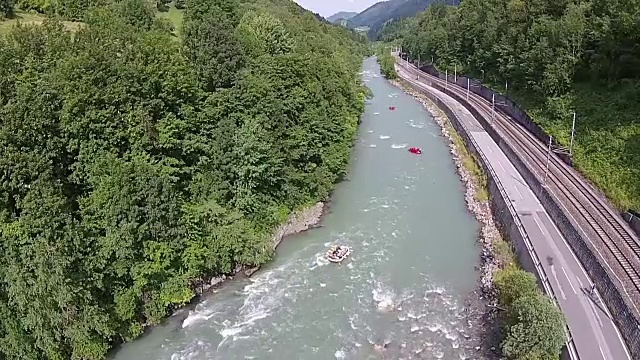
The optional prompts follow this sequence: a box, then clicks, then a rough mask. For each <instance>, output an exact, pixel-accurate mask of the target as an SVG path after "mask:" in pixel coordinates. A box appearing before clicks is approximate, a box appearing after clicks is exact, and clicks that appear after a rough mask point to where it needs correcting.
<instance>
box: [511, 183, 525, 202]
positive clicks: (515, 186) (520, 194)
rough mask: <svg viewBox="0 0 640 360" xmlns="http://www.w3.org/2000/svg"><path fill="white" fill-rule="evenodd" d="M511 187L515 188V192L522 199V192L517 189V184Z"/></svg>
mask: <svg viewBox="0 0 640 360" xmlns="http://www.w3.org/2000/svg"><path fill="white" fill-rule="evenodd" d="M513 188H514V189H516V192H517V193H518V195H519V196H520V199H524V197H523V196H522V193H521V192H520V190H518V185H513Z"/></svg>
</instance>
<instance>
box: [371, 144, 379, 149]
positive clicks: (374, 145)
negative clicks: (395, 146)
mask: <svg viewBox="0 0 640 360" xmlns="http://www.w3.org/2000/svg"><path fill="white" fill-rule="evenodd" d="M376 146H377V145H376V144H371V145H369V147H372V148H374V147H376Z"/></svg>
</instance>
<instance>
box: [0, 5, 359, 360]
mask: <svg viewBox="0 0 640 360" xmlns="http://www.w3.org/2000/svg"><path fill="white" fill-rule="evenodd" d="M62 3H64V2H62ZM61 12H62V10H61ZM318 16H319V15H315V14H312V13H310V12H308V11H306V10H304V9H302V8H301V7H299V6H298V5H296V4H295V3H294V2H293V1H290V0H240V1H230V0H187V1H186V11H185V14H184V22H183V26H182V28H181V31H180V34H179V39H176V35H175V34H174V33H173V32H172V31H171V27H170V26H169V25H170V24H169V23H168V21H167V20H166V19H157V18H156V15H155V9H154V6H153V5H152V4H150V3H149V2H148V1H147V0H119V1H117V2H113V3H112V4H108V5H106V6H103V7H98V8H95V9H91V10H90V12H89V13H88V14H87V16H86V19H87V21H86V23H85V24H86V25H84V26H82V27H81V28H80V29H79V30H78V31H76V32H75V33H71V32H70V31H68V30H65V28H64V27H63V26H62V25H61V24H59V23H55V22H46V23H44V25H43V26H39V25H37V24H32V25H31V26H22V27H16V28H14V29H10V30H9V31H8V32H7V33H6V34H4V33H3V34H0V118H1V119H2V120H1V121H0V159H1V160H0V359H3V360H4V359H21V360H53V359H57V360H60V359H83V360H103V359H106V358H107V356H106V354H107V351H108V349H109V348H110V347H111V346H112V345H114V344H115V343H118V342H122V341H125V340H131V339H133V338H135V337H137V336H139V335H140V334H141V333H142V331H143V329H144V328H145V327H147V326H149V325H153V324H157V323H158V322H160V321H161V320H162V319H163V318H164V317H165V316H166V315H168V314H169V313H170V312H171V311H172V310H174V309H176V308H178V307H180V306H183V305H185V304H186V303H188V302H190V301H191V299H193V298H194V296H196V294H198V293H199V292H201V291H203V289H205V288H206V287H207V286H208V285H207V284H210V280H211V278H212V277H216V276H220V275H223V274H225V275H231V274H234V273H235V272H236V271H240V269H242V267H243V266H245V265H246V266H247V267H253V266H254V265H258V264H262V263H264V262H266V261H268V260H269V259H270V258H271V257H272V255H273V240H272V232H273V229H274V228H275V227H276V226H277V225H278V224H280V223H282V222H284V221H286V220H287V219H288V217H289V213H291V211H293V210H297V209H299V208H301V207H304V206H305V205H306V204H313V203H316V202H317V201H319V200H323V199H326V198H327V196H328V195H329V193H330V192H331V189H332V187H333V184H334V183H335V182H336V181H338V179H340V178H341V177H342V176H344V174H345V172H346V166H347V163H348V161H349V158H350V153H351V145H352V143H353V138H354V136H355V134H356V129H357V125H358V118H359V115H360V114H361V113H362V111H363V109H364V99H365V89H364V88H363V87H361V86H360V85H359V84H358V81H357V79H359V78H360V77H359V75H358V71H359V70H360V67H361V63H362V56H363V55H364V52H365V50H366V45H365V44H364V43H356V42H355V41H354V40H356V39H358V40H361V38H360V37H359V36H357V35H356V34H354V33H352V32H350V31H349V30H348V29H346V28H343V27H341V26H334V25H331V24H329V23H328V22H326V20H325V19H324V18H321V19H322V21H319V20H318V18H317V17H318ZM179 40H180V41H179ZM32 106H33V111H31V110H29V109H31V107H32Z"/></svg>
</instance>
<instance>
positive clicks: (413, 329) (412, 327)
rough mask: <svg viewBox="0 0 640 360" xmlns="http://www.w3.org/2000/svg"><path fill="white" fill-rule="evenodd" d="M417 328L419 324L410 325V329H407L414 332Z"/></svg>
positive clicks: (418, 328)
mask: <svg viewBox="0 0 640 360" xmlns="http://www.w3.org/2000/svg"><path fill="white" fill-rule="evenodd" d="M418 330H420V326H418V325H412V326H411V329H410V330H409V331H411V332H412V333H414V332H416V331H418Z"/></svg>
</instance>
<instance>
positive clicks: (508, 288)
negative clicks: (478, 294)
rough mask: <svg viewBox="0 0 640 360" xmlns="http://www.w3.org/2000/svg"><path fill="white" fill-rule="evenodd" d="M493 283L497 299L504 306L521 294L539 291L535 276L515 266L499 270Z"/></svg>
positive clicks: (521, 295)
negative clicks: (496, 290) (496, 291)
mask: <svg viewBox="0 0 640 360" xmlns="http://www.w3.org/2000/svg"><path fill="white" fill-rule="evenodd" d="M494 283H495V285H496V288H497V289H498V301H499V302H500V304H501V305H503V306H505V307H509V306H511V304H512V303H513V302H514V301H516V300H518V299H519V298H521V297H523V296H527V295H532V294H536V293H537V292H538V291H539V290H538V284H537V283H536V278H535V276H534V275H533V274H531V273H529V272H526V271H524V270H521V269H518V268H517V267H515V266H508V267H506V268H505V269H503V270H500V271H499V272H498V273H497V274H496V278H495V281H494Z"/></svg>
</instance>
